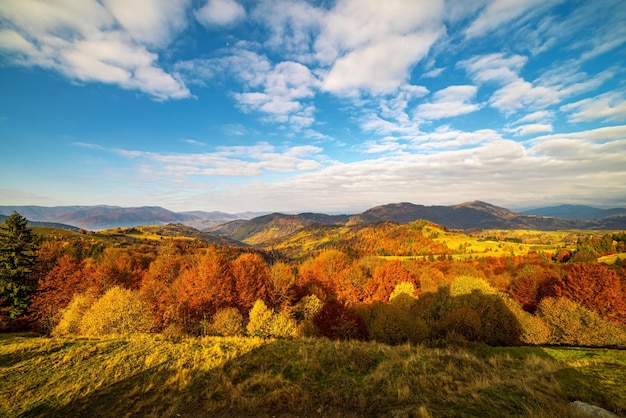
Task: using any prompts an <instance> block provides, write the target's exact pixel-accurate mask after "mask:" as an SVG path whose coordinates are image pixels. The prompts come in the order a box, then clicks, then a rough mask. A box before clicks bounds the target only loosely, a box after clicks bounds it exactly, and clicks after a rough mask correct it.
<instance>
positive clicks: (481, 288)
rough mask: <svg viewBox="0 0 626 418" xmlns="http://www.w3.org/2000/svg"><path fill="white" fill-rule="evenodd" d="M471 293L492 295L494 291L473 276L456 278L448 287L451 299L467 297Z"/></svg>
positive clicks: (483, 280) (483, 281)
mask: <svg viewBox="0 0 626 418" xmlns="http://www.w3.org/2000/svg"><path fill="white" fill-rule="evenodd" d="M472 292H479V293H483V294H486V295H493V294H495V293H496V290H495V289H494V288H493V287H492V286H491V285H490V284H489V283H487V282H486V281H485V279H481V278H480V277H473V276H457V277H455V278H454V280H453V281H452V284H451V285H450V295H451V296H452V297H455V296H461V295H468V294H471V293H472Z"/></svg>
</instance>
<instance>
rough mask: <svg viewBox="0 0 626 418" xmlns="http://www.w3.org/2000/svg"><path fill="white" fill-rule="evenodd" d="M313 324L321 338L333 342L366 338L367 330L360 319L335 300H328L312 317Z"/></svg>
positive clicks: (351, 310) (350, 309)
mask: <svg viewBox="0 0 626 418" xmlns="http://www.w3.org/2000/svg"><path fill="white" fill-rule="evenodd" d="M313 324H314V325H315V327H316V328H317V329H318V331H319V334H320V335H321V336H323V337H326V338H330V339H333V340H352V339H357V340H363V339H366V338H367V328H366V326H365V323H364V322H363V320H362V319H361V317H360V316H359V315H358V314H357V313H356V311H355V310H354V309H352V308H350V307H348V306H346V305H344V304H342V303H341V302H339V301H337V300H333V299H331V300H328V301H327V302H326V303H325V304H324V306H323V307H322V309H320V311H319V312H318V313H317V314H315V316H314V317H313Z"/></svg>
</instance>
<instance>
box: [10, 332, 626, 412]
mask: <svg viewBox="0 0 626 418" xmlns="http://www.w3.org/2000/svg"><path fill="white" fill-rule="evenodd" d="M624 370H626V352H624V351H619V350H610V349H588V348H558V347H544V348H540V347H508V348H496V347H486V346H478V345H477V346H468V347H465V348H434V347H430V348H429V347H425V346H421V345H418V346H412V345H408V344H406V345H401V346H395V347H391V346H387V345H384V344H379V343H375V342H357V341H330V340H326V339H304V338H303V339H290V340H281V339H259V338H245V337H177V338H166V337H164V336H163V335H158V334H157V335H154V334H153V335H136V336H132V337H129V336H127V337H100V338H66V339H64V338H47V337H37V336H34V335H20V334H5V335H2V336H0V382H2V384H1V386H0V416H7V417H9V416H20V417H54V416H59V417H68V416H94V417H109V416H110V417H113V416H115V417H120V416H140V417H195V416H233V417H234V416H343V417H356V416H393V417H490V416H498V417H502V416H525V417H556V416H558V417H576V416H578V415H576V413H575V412H573V411H572V410H571V409H570V408H569V407H568V405H569V403H570V402H572V401H575V400H581V401H584V402H588V403H591V404H594V405H598V406H601V407H603V408H605V409H607V410H610V411H612V412H614V413H616V414H619V415H624V414H626V373H624Z"/></svg>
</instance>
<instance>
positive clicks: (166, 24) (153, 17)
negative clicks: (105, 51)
mask: <svg viewBox="0 0 626 418" xmlns="http://www.w3.org/2000/svg"><path fill="white" fill-rule="evenodd" d="M75 3H76V2H72V4H75ZM102 3H103V5H104V6H105V7H106V8H107V10H108V11H109V12H110V13H111V14H112V15H113V17H114V18H115V20H116V21H117V23H118V24H119V25H120V26H121V27H122V28H123V29H124V32H125V33H127V34H128V35H130V37H131V38H132V39H133V40H134V41H135V42H138V43H140V44H145V45H148V46H161V47H162V46H166V45H167V44H169V43H170V41H171V40H172V36H173V35H174V34H176V33H179V32H180V31H181V30H182V29H183V28H184V27H185V26H186V25H187V17H186V9H187V7H188V6H189V5H190V4H191V0H133V1H127V0H103V1H102Z"/></svg>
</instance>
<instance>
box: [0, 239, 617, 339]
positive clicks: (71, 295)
mask: <svg viewBox="0 0 626 418" xmlns="http://www.w3.org/2000/svg"><path fill="white" fill-rule="evenodd" d="M5 229H6V228H5ZM18 229H19V228H18ZM364 231H367V234H370V235H371V234H374V232H376V229H375V227H372V228H370V229H366V230H364ZM7 233H8V232H6V231H5V232H4V234H5V235H6V234H7ZM3 236H4V235H3ZM387 241H390V242H391V241H393V240H390V239H389V238H388V237H379V238H378V239H377V241H376V242H378V243H381V242H387ZM6 245H7V244H6V242H4V244H3V247H5V246H6ZM376 247H378V246H376ZM352 248H355V247H354V246H352ZM359 248H363V247H359ZM378 248H380V247H378ZM14 250H15V249H14ZM16 251H17V250H16ZM29 251H30V256H29V257H30V258H29V260H30V261H28V263H26V264H29V265H28V266H27V267H26V268H25V269H26V270H25V271H28V275H27V277H26V276H25V277H23V278H22V279H24V280H27V281H26V282H25V281H24V280H22V282H23V284H25V286H26V287H28V286H30V288H28V289H27V288H26V287H25V288H24V292H23V293H24V294H25V295H26V294H27V298H25V299H24V300H25V302H24V304H23V305H20V307H17V308H16V307H13V308H9V306H10V305H11V300H10V298H8V297H7V295H8V293H7V292H6V291H5V290H4V289H6V288H7V286H6V285H4V284H3V286H4V287H3V288H2V289H0V290H2V291H3V293H2V295H3V296H2V297H3V299H2V301H1V302H2V304H3V306H4V308H3V309H4V311H3V317H4V319H5V326H9V325H13V326H17V325H20V326H29V327H32V328H34V329H37V330H39V331H40V332H43V333H46V334H53V335H74V334H75V335H105V334H114V333H128V332H158V333H164V334H167V335H184V334H192V335H207V334H212V335H256V336H262V337H269V336H273V337H286V338H292V337H296V336H320V337H327V338H332V339H351V338H354V339H372V340H377V341H380V342H384V343H388V344H401V343H405V342H411V343H427V344H434V345H437V344H448V343H453V342H454V343H460V342H477V343H486V344H490V345H516V344H568V345H586V346H619V347H624V346H626V332H625V330H624V326H625V324H626V302H625V299H626V297H625V296H626V294H625V293H626V292H625V289H626V271H625V269H624V268H623V267H621V266H606V265H602V264H598V263H595V262H571V261H570V262H567V263H561V262H555V261H553V260H551V259H550V258H548V257H546V256H544V255H541V254H529V255H525V256H511V257H502V258H482V259H481V260H472V261H464V262H461V261H450V260H447V259H445V260H444V259H441V260H437V261H426V260H424V259H423V258H421V257H420V258H418V259H404V260H398V259H396V260H387V259H384V258H381V257H378V256H376V255H361V254H357V251H342V250H340V249H336V248H329V249H325V250H321V251H317V252H316V253H315V254H312V255H311V256H310V257H309V258H307V259H305V260H303V261H298V262H291V261H289V260H287V259H281V258H277V257H276V256H275V254H273V255H272V254H270V253H265V252H262V251H256V250H250V249H241V248H234V247H225V246H216V245H201V244H199V243H198V242H192V241H188V240H162V241H158V242H157V241H155V242H154V243H153V245H137V246H131V247H128V248H110V247H109V248H103V247H102V246H101V244H97V243H93V242H90V241H87V240H82V241H79V240H75V241H72V242H69V241H66V240H44V241H43V242H41V243H40V244H39V245H38V246H33V247H32V248H31V249H28V248H26V247H25V248H24V252H23V253H24V254H26V253H28V252H29ZM18 252H19V251H18ZM358 252H359V253H360V251H358ZM3 254H5V253H4V252H3ZM3 257H4V255H3ZM26 258H28V257H26ZM26 258H24V260H26ZM5 264H6V263H5ZM3 268H4V267H3ZM5 270H6V269H5ZM3 274H4V273H3ZM5 276H6V274H5ZM7 277H8V276H7ZM2 280H3V282H2V283H7V278H6V277H4V276H3V278H2ZM11 309H13V310H11Z"/></svg>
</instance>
